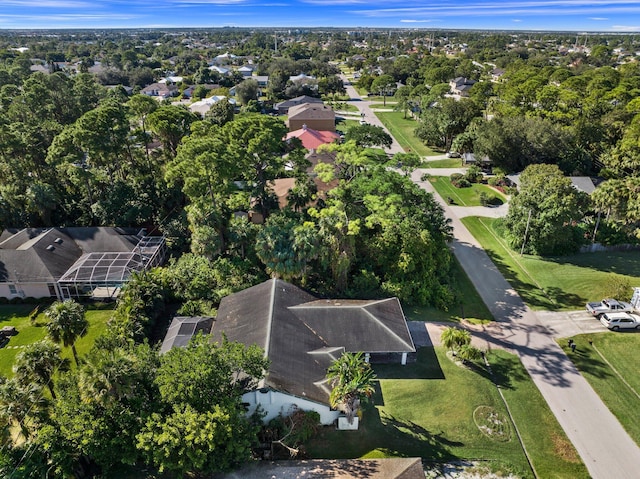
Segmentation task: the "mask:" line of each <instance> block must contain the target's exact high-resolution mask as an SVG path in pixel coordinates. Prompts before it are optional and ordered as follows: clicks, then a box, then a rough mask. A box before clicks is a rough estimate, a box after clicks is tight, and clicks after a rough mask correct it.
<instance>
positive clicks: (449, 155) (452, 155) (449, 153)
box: [445, 151, 460, 158]
mask: <svg viewBox="0 0 640 479" xmlns="http://www.w3.org/2000/svg"><path fill="white" fill-rule="evenodd" d="M445 156H446V157H447V158H460V153H458V152H457V151H447V153H446V154H445Z"/></svg>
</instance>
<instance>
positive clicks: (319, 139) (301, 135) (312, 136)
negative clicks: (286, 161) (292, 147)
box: [286, 124, 340, 151]
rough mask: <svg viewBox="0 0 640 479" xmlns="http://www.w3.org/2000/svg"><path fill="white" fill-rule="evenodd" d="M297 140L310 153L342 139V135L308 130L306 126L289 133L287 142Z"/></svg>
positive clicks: (333, 132)
mask: <svg viewBox="0 0 640 479" xmlns="http://www.w3.org/2000/svg"><path fill="white" fill-rule="evenodd" d="M293 138H297V139H299V140H300V141H301V142H302V146H304V147H305V148H306V149H307V150H309V151H315V150H316V149H317V148H318V147H319V146H320V145H327V144H329V143H333V142H335V141H338V140H339V139H340V135H339V134H338V133H336V132H335V131H320V130H314V129H313V128H308V127H307V125H306V124H304V125H302V128H300V129H299V130H295V131H290V132H289V133H287V137H286V141H287V142H289V141H291V140H292V139H293Z"/></svg>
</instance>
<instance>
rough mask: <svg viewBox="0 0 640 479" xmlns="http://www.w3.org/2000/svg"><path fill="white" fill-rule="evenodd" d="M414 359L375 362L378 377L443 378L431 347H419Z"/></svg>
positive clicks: (438, 362)
mask: <svg viewBox="0 0 640 479" xmlns="http://www.w3.org/2000/svg"><path fill="white" fill-rule="evenodd" d="M416 355H417V357H416V361H415V362H412V363H407V364H406V365H404V366H402V365H401V364H375V365H374V371H375V373H376V375H377V376H378V379H445V376H444V371H443V370H442V367H441V366H440V361H439V360H438V356H436V352H435V350H434V349H433V347H424V348H419V349H418V351H417V352H416Z"/></svg>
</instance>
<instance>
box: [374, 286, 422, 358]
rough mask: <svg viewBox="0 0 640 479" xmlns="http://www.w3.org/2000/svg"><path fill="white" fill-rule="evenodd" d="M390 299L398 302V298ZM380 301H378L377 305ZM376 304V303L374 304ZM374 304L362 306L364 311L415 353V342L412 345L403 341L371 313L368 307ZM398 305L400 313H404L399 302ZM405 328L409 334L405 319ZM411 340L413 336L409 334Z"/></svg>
mask: <svg viewBox="0 0 640 479" xmlns="http://www.w3.org/2000/svg"><path fill="white" fill-rule="evenodd" d="M388 299H395V300H396V301H398V298H395V297H394V298H388ZM377 302H379V301H376V303H377ZM372 304H375V303H372ZM372 304H368V305H366V306H365V305H363V306H361V307H362V309H363V310H364V311H365V312H366V313H367V314H368V315H369V316H371V318H373V320H374V321H375V322H376V323H378V324H379V325H380V326H382V328H383V329H385V330H386V331H388V332H389V333H391V334H392V335H393V336H395V337H396V338H397V339H398V340H399V341H400V342H401V343H403V344H405V345H406V346H408V347H410V348H411V349H413V350H414V351H415V349H416V346H415V344H413V340H411V344H409V343H407V342H406V341H405V340H404V339H402V338H401V337H400V336H398V335H397V334H396V333H395V332H393V330H392V329H391V328H389V326H387V325H386V324H384V323H383V322H382V321H380V320H379V319H378V318H377V317H376V316H375V315H374V314H372V313H371V311H369V310H368V309H367V307H369V306H371V305H372ZM398 305H399V306H400V311H402V306H401V305H400V301H398ZM402 316H403V317H404V311H403V312H402ZM404 324H405V327H406V328H407V332H409V326H408V325H407V320H406V318H405V321H404ZM409 338H411V334H409Z"/></svg>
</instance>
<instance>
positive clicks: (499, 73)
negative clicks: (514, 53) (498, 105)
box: [491, 68, 505, 83]
mask: <svg viewBox="0 0 640 479" xmlns="http://www.w3.org/2000/svg"><path fill="white" fill-rule="evenodd" d="M504 74H505V71H504V70H503V69H502V68H494V69H493V70H491V81H492V82H494V83H498V82H500V81H501V80H502V77H503V75H504Z"/></svg>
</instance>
